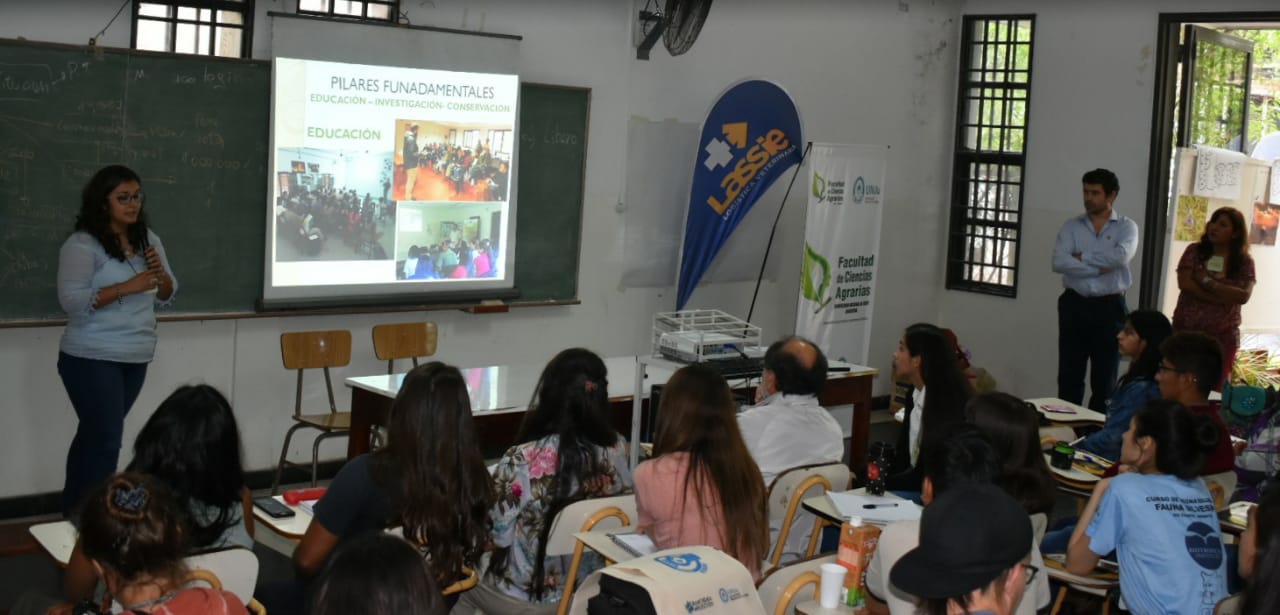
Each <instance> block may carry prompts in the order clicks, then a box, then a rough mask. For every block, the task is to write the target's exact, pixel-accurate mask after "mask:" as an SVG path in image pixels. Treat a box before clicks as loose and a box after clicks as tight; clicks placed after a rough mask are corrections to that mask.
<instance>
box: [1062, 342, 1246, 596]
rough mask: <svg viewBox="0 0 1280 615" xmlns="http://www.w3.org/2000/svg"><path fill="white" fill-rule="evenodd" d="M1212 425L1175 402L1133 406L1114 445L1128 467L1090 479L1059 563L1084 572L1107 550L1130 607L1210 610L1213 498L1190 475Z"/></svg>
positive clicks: (1217, 577)
mask: <svg viewBox="0 0 1280 615" xmlns="http://www.w3.org/2000/svg"><path fill="white" fill-rule="evenodd" d="M1175 337H1176V336H1175ZM1166 356H1167V353H1166ZM1218 431H1219V428H1218V427H1217V426H1216V425H1215V424H1214V422H1213V421H1212V420H1210V419H1209V418H1208V417H1206V416H1203V415H1195V414H1192V413H1191V412H1190V411H1188V410H1187V408H1186V407H1184V406H1183V405H1182V404H1180V403H1178V402H1174V401H1168V400H1157V401H1153V402H1151V403H1149V404H1147V405H1146V406H1144V407H1143V408H1142V409H1141V410H1139V411H1138V413H1137V414H1136V415H1134V417H1133V420H1132V422H1131V423H1130V427H1129V430H1128V431H1126V432H1124V440H1123V443H1122V445H1121V451H1120V463H1123V464H1125V465H1126V466H1127V467H1128V471H1126V472H1123V473H1121V474H1120V475H1118V476H1115V477H1113V478H1104V479H1102V480H1101V481H1099V482H1098V484H1097V486H1096V487H1094V489H1093V495H1092V496H1091V497H1090V498H1089V503H1088V504H1087V505H1086V506H1085V509H1084V514H1083V515H1081V517H1080V519H1081V523H1080V524H1079V525H1077V526H1076V529H1075V532H1074V533H1073V534H1072V535H1071V542H1070V546H1069V547H1068V548H1067V571H1068V572H1070V573H1072V574H1078V575H1086V574H1089V572H1090V571H1092V570H1093V568H1094V566H1095V565H1097V563H1098V560H1099V559H1100V558H1101V557H1102V556H1103V555H1105V554H1107V553H1111V552H1112V551H1115V552H1116V555H1117V560H1118V561H1119V563H1120V592H1121V594H1122V595H1123V596H1124V601H1125V604H1126V605H1127V606H1128V608H1129V609H1130V611H1132V612H1134V613H1211V612H1212V611H1213V607H1214V605H1215V604H1217V603H1218V601H1219V600H1221V599H1222V598H1223V597H1224V596H1226V594H1227V564H1226V553H1225V551H1224V550H1223V547H1222V531H1221V529H1220V527H1219V525H1218V515H1217V514H1216V513H1215V512H1214V506H1213V496H1211V495H1210V494H1209V490H1208V489H1207V488H1206V487H1205V485H1204V482H1203V481H1201V480H1198V479H1197V478H1196V477H1197V476H1198V475H1199V474H1200V469H1201V467H1202V466H1203V465H1204V461H1205V457H1206V454H1207V453H1208V452H1209V451H1211V450H1213V448H1214V445H1215V443H1216V442H1217V441H1218V438H1219V433H1218Z"/></svg>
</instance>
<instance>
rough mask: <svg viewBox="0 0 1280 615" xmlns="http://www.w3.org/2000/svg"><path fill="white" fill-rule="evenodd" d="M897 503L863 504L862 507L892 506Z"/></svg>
mask: <svg viewBox="0 0 1280 615" xmlns="http://www.w3.org/2000/svg"><path fill="white" fill-rule="evenodd" d="M897 505H898V504H897V502H894V503H893V504H863V505H862V507H863V508H892V507H894V506H897Z"/></svg>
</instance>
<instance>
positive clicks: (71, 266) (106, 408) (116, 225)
mask: <svg viewBox="0 0 1280 615" xmlns="http://www.w3.org/2000/svg"><path fill="white" fill-rule="evenodd" d="M142 204H143V195H142V180H141V179H140V178H139V177H138V174H137V173H134V172H133V171H132V170H130V169H128V168H126V167H123V166H119V165H112V166H109V167H104V168H103V169H101V170H99V171H98V172H97V173H95V174H94V176H93V177H92V178H90V179H89V183H87V184H85V187H84V190H83V192H81V202H80V213H79V214H78V215H77V216H76V224H75V231H74V232H72V233H71V236H70V237H68V238H67V240H66V241H65V242H64V243H63V244H62V250H61V251H60V252H59V254H58V302H59V303H60V304H61V305H62V310H63V311H64V312H66V313H67V328H66V331H64V332H63V334H62V342H61V343H60V344H59V348H58V375H59V376H61V377H62V384H63V386H64V387H66V389H67V396H68V397H70V398H71V405H72V407H73V408H74V409H75V412H76V416H77V417H78V418H79V420H80V423H79V425H78V426H77V427H76V435H75V438H73V439H72V440H71V448H70V450H68V451H67V475H66V482H65V483H64V485H63V489H62V511H63V513H64V514H66V515H68V516H71V515H73V513H74V512H75V509H76V507H77V506H78V505H79V504H80V500H81V498H83V497H84V496H85V494H87V493H88V492H89V491H91V490H92V489H94V488H95V487H97V486H98V485H99V483H101V482H102V481H104V480H106V478H107V477H108V476H111V475H112V474H114V473H115V471H116V462H117V460H118V458H119V456H120V441H121V436H122V432H123V431H124V417H125V415H126V414H128V412H129V408H130V406H132V405H133V402H134V400H135V399H137V397H138V392H139V391H141V390H142V381H143V379H144V378H145V377H146V374H147V363H149V362H150V361H151V357H152V355H153V354H154V353H155V348H156V312H155V305H156V303H157V302H159V303H160V304H162V305H168V304H169V303H170V302H171V301H172V299H173V295H174V292H175V291H176V290H177V288H178V283H177V282H176V281H174V279H173V276H172V275H170V274H169V261H168V260H167V259H166V258H165V252H164V246H162V245H161V243H160V238H159V237H157V236H156V235H155V233H152V232H151V231H150V230H148V229H147V219H146V215H145V214H144V213H143V211H142Z"/></svg>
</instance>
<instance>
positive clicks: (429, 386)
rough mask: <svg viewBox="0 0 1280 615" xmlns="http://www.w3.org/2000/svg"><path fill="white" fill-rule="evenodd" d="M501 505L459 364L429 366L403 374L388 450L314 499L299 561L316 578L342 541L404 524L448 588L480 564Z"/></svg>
mask: <svg viewBox="0 0 1280 615" xmlns="http://www.w3.org/2000/svg"><path fill="white" fill-rule="evenodd" d="M493 502H494V494H493V490H492V483H491V479H490V477H489V473H488V470H486V469H485V465H484V459H483V458H482V457H481V456H480V447H479V445H478V444H477V442H476V436H475V425H474V421H473V419H472V417H471V400H470V397H468V395H467V385H466V382H465V381H464V380H463V379H462V374H460V373H459V372H458V369H457V368H456V367H453V366H450V365H445V364H444V363H440V362H437V361H432V362H430V363H424V364H422V365H419V366H417V367H415V368H413V370H411V371H410V372H409V373H408V374H407V375H406V376H405V378H404V383H403V384H402V385H401V386H400V391H399V393H397V394H396V398H395V401H394V402H392V404H391V415H390V419H389V424H388V425H387V445H386V446H385V447H383V448H381V449H379V450H377V451H374V452H372V453H369V454H365V455H360V456H359V457H356V458H354V459H352V460H351V461H348V462H347V464H346V465H344V466H343V467H342V470H340V471H339V472H338V475H337V476H336V477H335V478H334V479H333V483H332V484H331V485H330V486H329V489H328V491H326V492H325V494H324V497H322V498H320V501H318V502H316V505H315V518H314V519H312V522H311V525H310V526H308V527H307V532H306V534H304V535H303V537H302V540H301V542H299V543H298V547H297V549H296V550H294V552H293V561H294V564H295V565H296V566H297V568H298V570H299V571H300V572H301V573H302V574H303V575H304V576H311V575H314V574H316V573H317V572H319V571H320V569H321V567H322V566H323V565H324V563H325V561H326V560H328V559H329V555H330V554H331V553H332V552H333V550H334V547H336V546H337V545H338V543H339V542H341V541H345V540H347V539H350V538H352V537H354V536H357V535H359V534H361V533H365V532H370V531H381V530H383V529H385V528H387V527H391V526H400V527H401V528H402V529H403V531H404V536H405V538H407V539H408V540H410V541H412V542H413V543H415V544H417V545H419V546H420V548H421V550H422V552H423V555H425V556H426V558H427V561H428V563H429V566H430V568H431V571H432V574H433V575H434V576H435V580H436V582H437V583H438V584H440V585H441V586H447V585H449V584H451V583H453V582H454V581H457V580H458V579H459V578H461V577H462V576H463V567H464V566H465V567H471V568H475V567H476V566H479V561H480V555H481V553H482V551H483V548H484V544H485V542H486V541H487V540H488V538H489V528H490V523H489V518H488V511H489V507H490V506H491V505H492V504H493Z"/></svg>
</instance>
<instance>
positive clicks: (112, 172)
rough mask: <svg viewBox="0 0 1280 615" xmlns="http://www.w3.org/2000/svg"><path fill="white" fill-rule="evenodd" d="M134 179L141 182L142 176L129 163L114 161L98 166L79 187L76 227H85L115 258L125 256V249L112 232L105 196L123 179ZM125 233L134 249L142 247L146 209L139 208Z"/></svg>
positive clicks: (145, 224)
mask: <svg viewBox="0 0 1280 615" xmlns="http://www.w3.org/2000/svg"><path fill="white" fill-rule="evenodd" d="M130 181H131V182H137V184H138V185H139V186H141V185H142V178H141V177H139V176H138V174H137V173H135V172H134V171H133V169H130V168H129V167H126V166H123V165H118V164H113V165H110V166H105V167H102V168H101V169H98V172H97V173H94V174H93V177H91V178H89V183H87V184H85V185H84V189H83V190H81V191H80V213H78V214H76V226H75V230H77V231H84V232H86V233H88V234H90V235H92V236H93V238H94V239H97V240H98V243H100V244H102V249H104V250H106V251H107V255H108V256H110V257H111V258H114V259H116V260H121V261H122V260H124V250H122V249H121V248H120V242H118V241H116V238H115V234H114V233H112V232H111V215H110V214H109V213H108V211H109V210H110V206H111V204H110V203H108V202H107V197H108V196H110V195H111V191H112V190H115V189H116V188H118V187H119V186H120V184H123V183H125V182H130ZM126 235H127V236H128V238H129V245H131V246H133V249H134V250H135V251H142V249H143V247H144V246H145V245H146V243H147V210H146V208H145V207H143V208H141V209H139V210H138V220H137V221H136V222H134V223H133V224H131V225H129V228H128V230H127V231H126Z"/></svg>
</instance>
